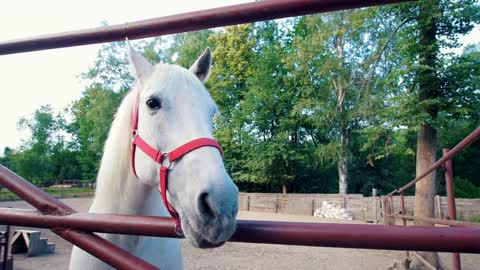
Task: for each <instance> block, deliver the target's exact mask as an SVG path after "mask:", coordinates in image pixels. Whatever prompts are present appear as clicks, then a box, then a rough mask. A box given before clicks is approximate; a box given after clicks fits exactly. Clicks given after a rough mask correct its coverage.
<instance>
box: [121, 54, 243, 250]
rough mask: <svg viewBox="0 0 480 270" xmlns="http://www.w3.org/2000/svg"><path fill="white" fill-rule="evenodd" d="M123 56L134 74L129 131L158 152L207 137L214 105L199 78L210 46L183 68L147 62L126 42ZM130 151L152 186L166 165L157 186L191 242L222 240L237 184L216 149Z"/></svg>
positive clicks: (229, 226)
mask: <svg viewBox="0 0 480 270" xmlns="http://www.w3.org/2000/svg"><path fill="white" fill-rule="evenodd" d="M129 62H130V69H131V72H132V75H133V76H134V77H135V79H136V87H135V88H134V90H133V91H132V92H131V93H130V94H133V95H136V104H137V105H136V108H135V109H133V110H132V114H133V115H134V118H137V119H136V120H134V122H135V121H136V122H138V127H137V128H136V130H135V131H134V133H135V136H137V135H138V136H139V137H141V139H142V141H144V142H145V143H146V144H148V145H149V146H150V147H151V148H152V149H156V150H159V151H161V152H160V153H168V152H170V151H172V150H174V149H177V148H178V147H180V146H182V145H185V144H186V143H188V142H192V141H194V140H196V139H198V138H207V139H209V140H212V138H213V116H214V114H215V113H216V112H217V110H218V109H217V107H216V105H215V102H214V101H213V99H212V97H211V96H210V94H209V92H208V91H207V90H206V88H205V86H204V84H203V82H204V81H205V80H206V79H207V78H208V74H209V72H210V65H211V54H210V49H208V48H207V49H206V50H205V52H204V53H203V54H202V55H201V56H200V57H199V58H198V59H197V60H196V62H195V63H194V64H193V65H192V66H191V67H190V69H189V70H187V69H185V68H182V67H179V66H176V65H168V64H162V63H159V64H156V65H152V64H150V63H149V62H148V61H147V60H146V59H145V58H144V57H143V56H142V55H140V54H139V53H137V52H136V51H134V50H133V49H132V48H131V47H130V49H129ZM135 115H137V116H135ZM134 125H135V124H134ZM212 141H213V140H212ZM132 151H134V157H133V158H132V160H133V162H132V164H133V169H134V172H135V173H136V175H137V177H138V179H139V181H141V182H142V183H143V184H146V185H149V186H151V187H152V188H156V189H158V188H159V182H160V181H159V179H160V174H161V172H160V170H159V168H160V166H161V165H163V166H168V184H167V188H166V189H167V190H161V192H166V200H167V201H168V203H167V204H170V205H171V207H172V208H173V209H174V211H176V212H177V213H178V217H179V218H178V220H180V223H181V227H182V230H183V232H184V234H185V236H186V238H187V239H188V240H190V242H191V243H192V244H193V245H194V246H196V247H200V248H208V247H215V246H219V245H221V244H223V243H224V242H225V241H226V240H228V238H229V237H230V236H231V235H232V234H233V232H234V231H235V226H236V215H237V211H238V202H237V201H238V197H237V196H238V188H237V187H236V186H235V184H234V183H233V181H232V179H231V178H230V176H229V175H228V173H227V172H226V170H225V167H224V164H223V160H222V154H221V151H219V149H217V148H216V147H209V146H206V147H200V148H196V149H194V150H192V151H189V152H188V154H185V155H183V156H181V157H179V158H178V159H175V161H169V162H168V161H164V160H163V159H156V158H155V157H152V155H148V154H147V153H146V152H145V151H140V150H139V149H138V147H137V148H136V150H135V149H133V150H132ZM147 152H148V151H147ZM165 158H168V156H165ZM155 159H156V160H155ZM164 162H168V163H170V164H168V165H167V164H163V163H164Z"/></svg>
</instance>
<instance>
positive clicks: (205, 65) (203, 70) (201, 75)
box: [189, 47, 212, 82]
mask: <svg viewBox="0 0 480 270" xmlns="http://www.w3.org/2000/svg"><path fill="white" fill-rule="evenodd" d="M211 64H212V56H211V53H210V48H209V47H207V48H206V49H205V51H204V52H203V53H202V55H200V57H198V59H197V60H196V61H195V63H193V65H192V66H191V67H190V69H189V70H190V71H191V72H192V73H193V74H195V76H197V77H198V79H199V80H200V81H201V82H204V81H206V80H207V78H208V74H209V73H210V66H211Z"/></svg>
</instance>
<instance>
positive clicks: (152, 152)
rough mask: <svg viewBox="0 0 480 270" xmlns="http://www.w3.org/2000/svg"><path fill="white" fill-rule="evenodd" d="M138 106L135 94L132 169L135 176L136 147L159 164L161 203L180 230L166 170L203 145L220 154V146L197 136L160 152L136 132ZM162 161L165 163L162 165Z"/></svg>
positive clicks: (211, 140) (208, 139)
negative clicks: (171, 149)
mask: <svg viewBox="0 0 480 270" xmlns="http://www.w3.org/2000/svg"><path fill="white" fill-rule="evenodd" d="M138 108H139V96H138V95H137V98H136V101H135V109H134V112H133V126H132V144H131V148H132V149H131V150H132V151H131V157H130V162H131V165H132V170H133V173H134V174H135V176H136V177H137V178H138V176H137V171H136V170H135V151H136V148H137V147H138V148H140V150H142V151H143V152H144V153H145V154H147V156H149V157H150V158H151V159H153V160H154V161H155V162H156V163H158V164H160V169H159V174H160V187H159V191H160V194H161V196H162V200H163V204H164V205H165V207H166V208H167V210H168V212H169V213H170V215H171V216H172V219H173V222H174V223H175V225H176V229H177V230H178V231H179V232H180V231H181V230H180V229H181V228H180V216H179V215H178V213H177V211H175V209H174V208H173V206H172V205H171V204H170V203H169V202H168V200H167V188H168V171H169V170H170V169H171V165H172V164H173V163H174V162H175V161H176V160H178V159H180V158H181V157H183V156H184V155H186V154H188V153H190V152H192V151H193V150H196V149H198V148H201V147H204V146H210V147H215V148H217V149H218V150H219V151H220V154H222V155H223V152H222V148H221V146H220V144H218V142H217V141H215V140H214V139H210V138H199V139H195V140H192V141H190V142H187V143H185V144H183V145H181V146H180V147H178V148H176V149H174V150H173V151H171V152H168V153H162V152H161V151H157V150H156V149H155V148H153V147H151V146H150V145H149V144H148V143H147V142H145V141H144V140H143V139H142V138H141V137H140V135H139V134H138ZM164 162H166V163H167V164H165V165H164Z"/></svg>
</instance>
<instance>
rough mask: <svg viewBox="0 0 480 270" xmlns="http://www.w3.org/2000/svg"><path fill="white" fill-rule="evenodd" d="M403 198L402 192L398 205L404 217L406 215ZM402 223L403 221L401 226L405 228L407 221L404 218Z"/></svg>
mask: <svg viewBox="0 0 480 270" xmlns="http://www.w3.org/2000/svg"><path fill="white" fill-rule="evenodd" d="M404 197H405V196H404V195H403V192H402V193H400V204H401V206H402V215H405V214H407V213H406V212H405V198H404ZM402 221H403V226H407V220H406V219H405V218H402Z"/></svg>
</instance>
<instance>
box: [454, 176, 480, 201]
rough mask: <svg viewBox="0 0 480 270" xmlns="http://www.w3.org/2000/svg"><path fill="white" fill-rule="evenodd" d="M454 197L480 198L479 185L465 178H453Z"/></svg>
mask: <svg viewBox="0 0 480 270" xmlns="http://www.w3.org/2000/svg"><path fill="white" fill-rule="evenodd" d="M455 197H456V198H469V199H471V198H480V187H477V186H475V185H474V184H472V182H470V181H469V180H467V179H462V178H459V177H457V178H455Z"/></svg>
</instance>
